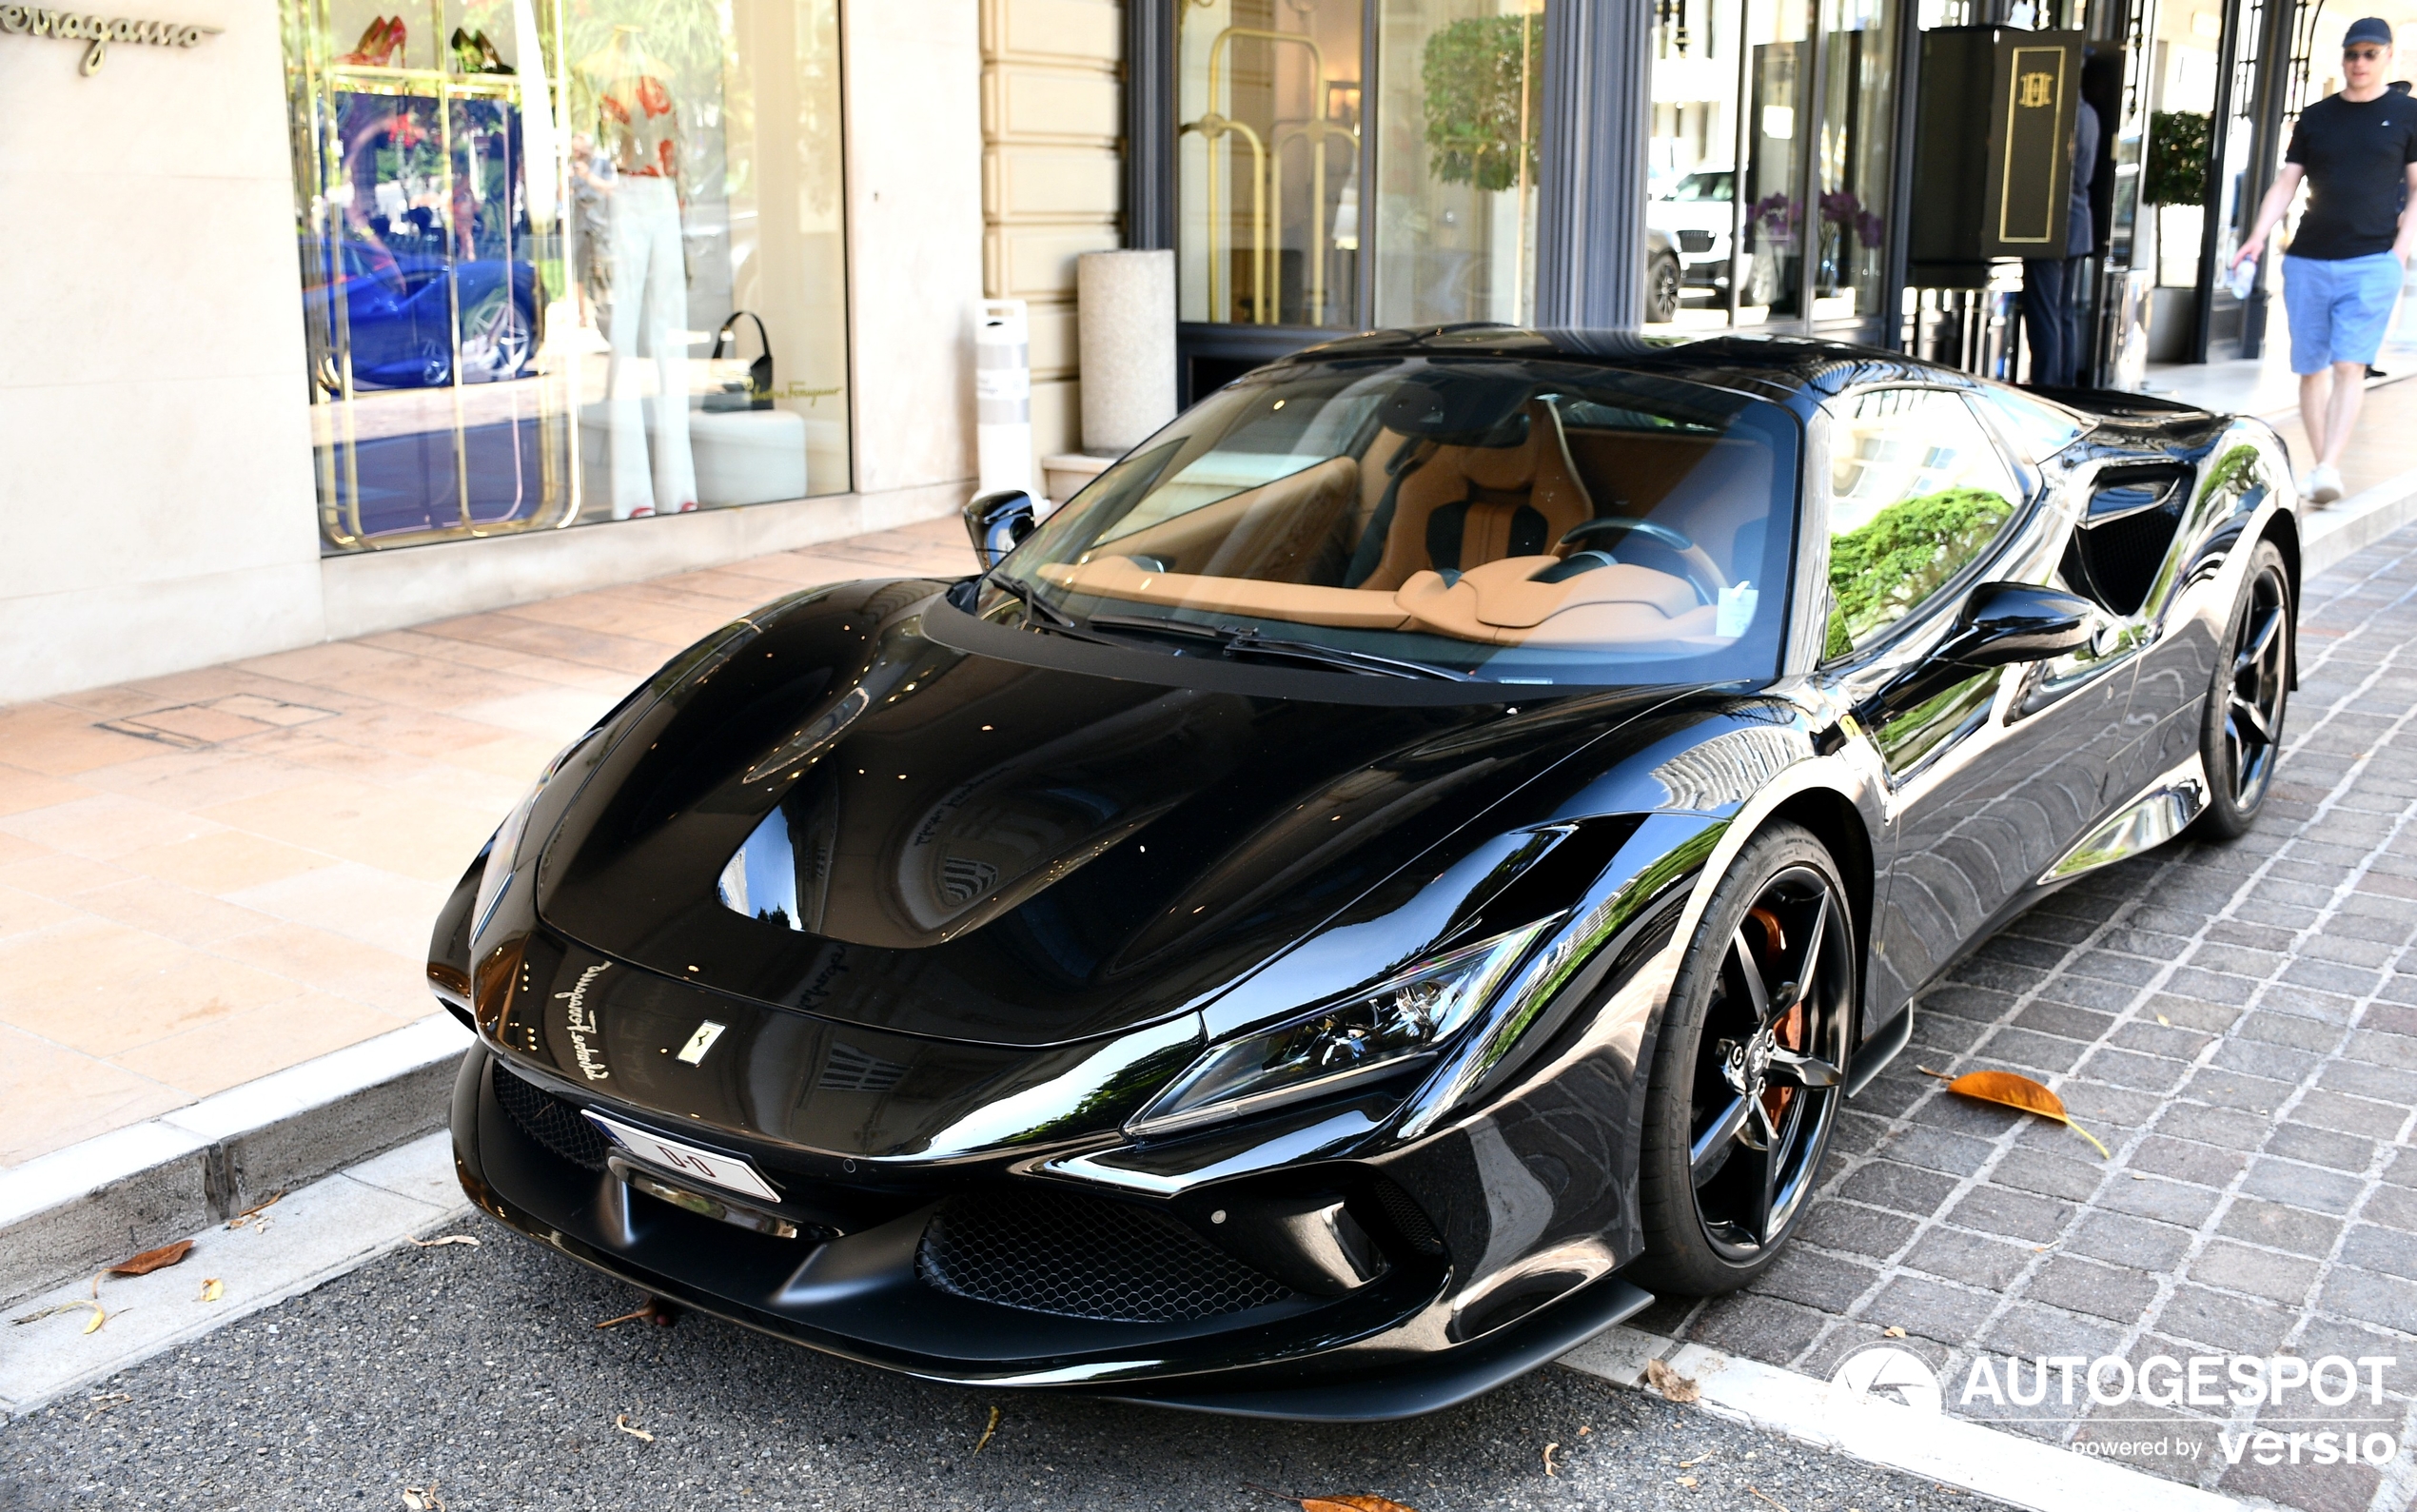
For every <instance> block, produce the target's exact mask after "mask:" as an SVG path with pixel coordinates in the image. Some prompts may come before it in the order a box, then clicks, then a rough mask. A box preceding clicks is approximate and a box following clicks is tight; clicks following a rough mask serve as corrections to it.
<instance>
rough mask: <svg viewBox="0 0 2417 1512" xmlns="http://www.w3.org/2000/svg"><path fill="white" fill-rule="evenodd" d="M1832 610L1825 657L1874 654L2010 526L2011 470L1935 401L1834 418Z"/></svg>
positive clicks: (1897, 399) (1893, 391)
mask: <svg viewBox="0 0 2417 1512" xmlns="http://www.w3.org/2000/svg"><path fill="white" fill-rule="evenodd" d="M1828 410H1829V416H1830V489H1829V511H1830V521H1829V537H1830V591H1831V593H1832V594H1833V595H1834V597H1835V602H1834V603H1833V605H1832V607H1831V610H1830V625H1829V634H1828V637H1827V640H1826V643H1825V645H1824V651H1825V652H1826V654H1827V655H1830V656H1842V655H1844V654H1845V653H1847V652H1848V651H1851V650H1854V649H1855V648H1857V647H1859V646H1863V645H1867V644H1869V643H1870V642H1871V641H1872V640H1874V639H1875V638H1877V637H1878V636H1879V634H1880V633H1881V632H1882V631H1884V630H1886V629H1887V628H1888V627H1889V626H1890V625H1893V624H1895V623H1896V621H1897V620H1899V619H1903V618H1904V617H1905V616H1906V615H1907V614H1909V613H1911V612H1912V611H1913V610H1914V609H1915V608H1916V607H1917V606H1918V605H1920V604H1921V603H1922V602H1923V601H1925V600H1926V599H1929V598H1930V597H1931V596H1932V595H1933V594H1935V593H1936V592H1937V591H1938V590H1939V589H1940V588H1942V587H1944V586H1945V585H1946V584H1947V583H1948V582H1949V581H1951V580H1952V579H1955V576H1956V575H1957V574H1958V573H1960V572H1962V571H1963V570H1964V568H1965V567H1967V566H1969V565H1970V564H1971V563H1972V562H1973V561H1975V560H1977V559H1978V558H1979V556H1980V554H1981V552H1982V551H1983V550H1985V549H1986V548H1987V547H1988V545H1989V543H1990V542H1991V541H1993V540H1996V539H1997V532H1998V530H1999V529H2000V528H2001V527H2002V526H2003V525H2004V524H2005V523H2006V521H2007V520H2011V519H2013V518H2014V503H2015V501H2016V500H2017V498H2019V497H2020V490H2019V488H2018V486H2017V485H2016V482H2015V480H2014V470H2013V469H2012V468H2011V467H2009V466H2008V465H2007V463H2006V459H2005V457H2004V455H2003V454H2002V453H2000V452H1999V451H1998V450H1997V447H1996V444H1995V442H1992V441H1991V440H1990V439H1989V434H1988V432H1987V431H1986V430H1984V429H1983V428H1982V427H1981V424H1980V422H1979V420H1978V418H1977V417H1975V415H1974V414H1973V412H1972V411H1971V410H1970V409H1969V408H1967V407H1966V406H1965V403H1964V401H1963V399H1962V398H1961V397H1960V396H1958V395H1955V394H1952V393H1948V392H1945V391H1943V390H1939V389H1921V388H1880V389H1870V390H1866V391H1864V392H1862V393H1859V394H1854V395H1850V396H1848V397H1847V398H1845V399H1843V400H1839V401H1837V402H1834V403H1832V404H1830V405H1829V406H1828Z"/></svg>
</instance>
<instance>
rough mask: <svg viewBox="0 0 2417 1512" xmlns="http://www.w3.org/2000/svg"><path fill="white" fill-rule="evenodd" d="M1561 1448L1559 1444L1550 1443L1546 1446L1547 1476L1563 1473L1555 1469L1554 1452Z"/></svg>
mask: <svg viewBox="0 0 2417 1512" xmlns="http://www.w3.org/2000/svg"><path fill="white" fill-rule="evenodd" d="M1560 1447H1561V1445H1560V1444H1558V1443H1548V1444H1545V1445H1544V1473H1545V1474H1546V1475H1559V1474H1560V1473H1561V1472H1560V1471H1558V1470H1556V1469H1554V1468H1553V1451H1554V1450H1555V1449H1558V1448H1560Z"/></svg>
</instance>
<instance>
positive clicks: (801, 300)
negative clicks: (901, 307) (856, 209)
mask: <svg viewBox="0 0 2417 1512" xmlns="http://www.w3.org/2000/svg"><path fill="white" fill-rule="evenodd" d="M284 23H285V56H286V65H287V75H288V87H289V102H290V106H291V110H292V125H293V137H294V153H295V182H296V197H297V212H298V213H297V229H298V234H299V241H300V252H301V260H302V267H303V308H304V316H305V331H306V336H307V340H308V342H309V370H310V379H311V399H312V402H313V403H312V408H311V415H312V427H313V444H314V455H315V461H316V463H317V472H318V484H319V501H320V514H321V521H322V527H323V534H324V541H325V545H326V547H327V549H330V550H335V551H346V550H359V549H364V548H370V547H378V546H390V545H404V544H411V543H416V542H419V541H423V540H443V539H447V538H453V537H462V536H480V535H487V534H495V533H501V532H506V531H515V530H526V529H532V528H543V527H548V526H556V525H568V524H574V523H582V522H586V521H590V520H626V519H632V518H636V517H640V516H646V515H654V514H670V513H675V512H679V511H685V510H690V509H698V508H712V507H716V506H720V505H731V504H749V503H766V502H773V501H782V500H791V499H798V498H804V497H807V496H810V495H814V494H828V493H839V492H844V491H846V489H847V488H848V487H849V483H850V476H849V457H848V440H847V438H848V423H847V421H848V413H847V411H848V394H847V389H846V383H845V377H846V363H847V349H846V329H847V325H846V304H845V301H846V268H845V264H844V256H843V248H842V237H841V222H840V214H841V209H840V206H841V200H840V143H839V52H838V15H837V3H836V0H583V3H581V4H579V5H577V6H563V5H558V4H557V3H556V0H427V3H426V4H423V5H409V6H401V7H396V8H395V9H394V10H393V11H392V13H389V10H388V7H387V6H386V5H385V4H384V3H383V0H286V7H285V15H284Z"/></svg>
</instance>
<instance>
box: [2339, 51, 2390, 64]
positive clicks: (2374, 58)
mask: <svg viewBox="0 0 2417 1512" xmlns="http://www.w3.org/2000/svg"><path fill="white" fill-rule="evenodd" d="M2342 56H2343V57H2345V58H2353V59H2356V60H2357V61H2358V62H2360V63H2374V62H2378V61H2380V60H2381V59H2382V58H2383V56H2384V49H2381V48H2344V49H2342Z"/></svg>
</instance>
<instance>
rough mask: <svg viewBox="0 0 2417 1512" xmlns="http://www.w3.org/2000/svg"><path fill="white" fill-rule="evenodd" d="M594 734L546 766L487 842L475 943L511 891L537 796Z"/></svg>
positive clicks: (474, 909) (475, 906)
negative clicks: (524, 836)
mask: <svg viewBox="0 0 2417 1512" xmlns="http://www.w3.org/2000/svg"><path fill="white" fill-rule="evenodd" d="M601 728H602V725H601V724H599V725H598V726H597V729H601ZM595 733H596V730H593V729H592V730H590V731H588V732H587V735H583V736H580V737H579V738H578V739H577V740H574V741H572V742H571V743H570V744H569V745H566V746H564V747H563V748H562V749H561V750H560V751H558V752H556V753H555V755H554V759H553V760H551V761H548V762H547V763H545V770H544V771H542V772H540V773H539V774H538V776H537V781H536V782H534V783H532V784H531V785H530V787H529V791H528V792H527V793H525V794H523V795H521V801H520V802H518V803H516V804H514V805H512V812H511V813H510V814H507V815H504V816H503V825H502V827H501V829H498V830H497V831H496V832H495V838H494V839H493V840H490V841H489V842H487V864H486V870H484V871H482V872H481V873H480V874H479V896H478V899H477V901H475V902H473V903H472V904H471V905H470V938H472V939H474V940H475V939H477V938H478V937H479V936H480V935H481V934H483V933H486V928H487V916H488V915H489V914H491V913H494V912H495V906H496V905H497V904H498V903H501V902H502V901H503V894H504V893H506V892H508V891H509V890H510V889H511V886H512V871H513V868H514V867H516V866H518V865H519V864H520V860H521V836H522V835H526V834H528V830H529V811H530V810H532V809H534V808H536V807H537V798H538V795H539V794H540V793H543V792H544V791H545V785H546V784H547V783H548V782H551V781H553V780H554V774H555V773H557V772H560V771H561V770H562V764H563V763H564V762H566V761H568V760H569V759H570V758H571V753H572V752H574V751H577V750H578V749H579V748H580V746H581V745H584V744H585V743H586V742H587V738H588V736H590V735H594V734H595Z"/></svg>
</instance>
